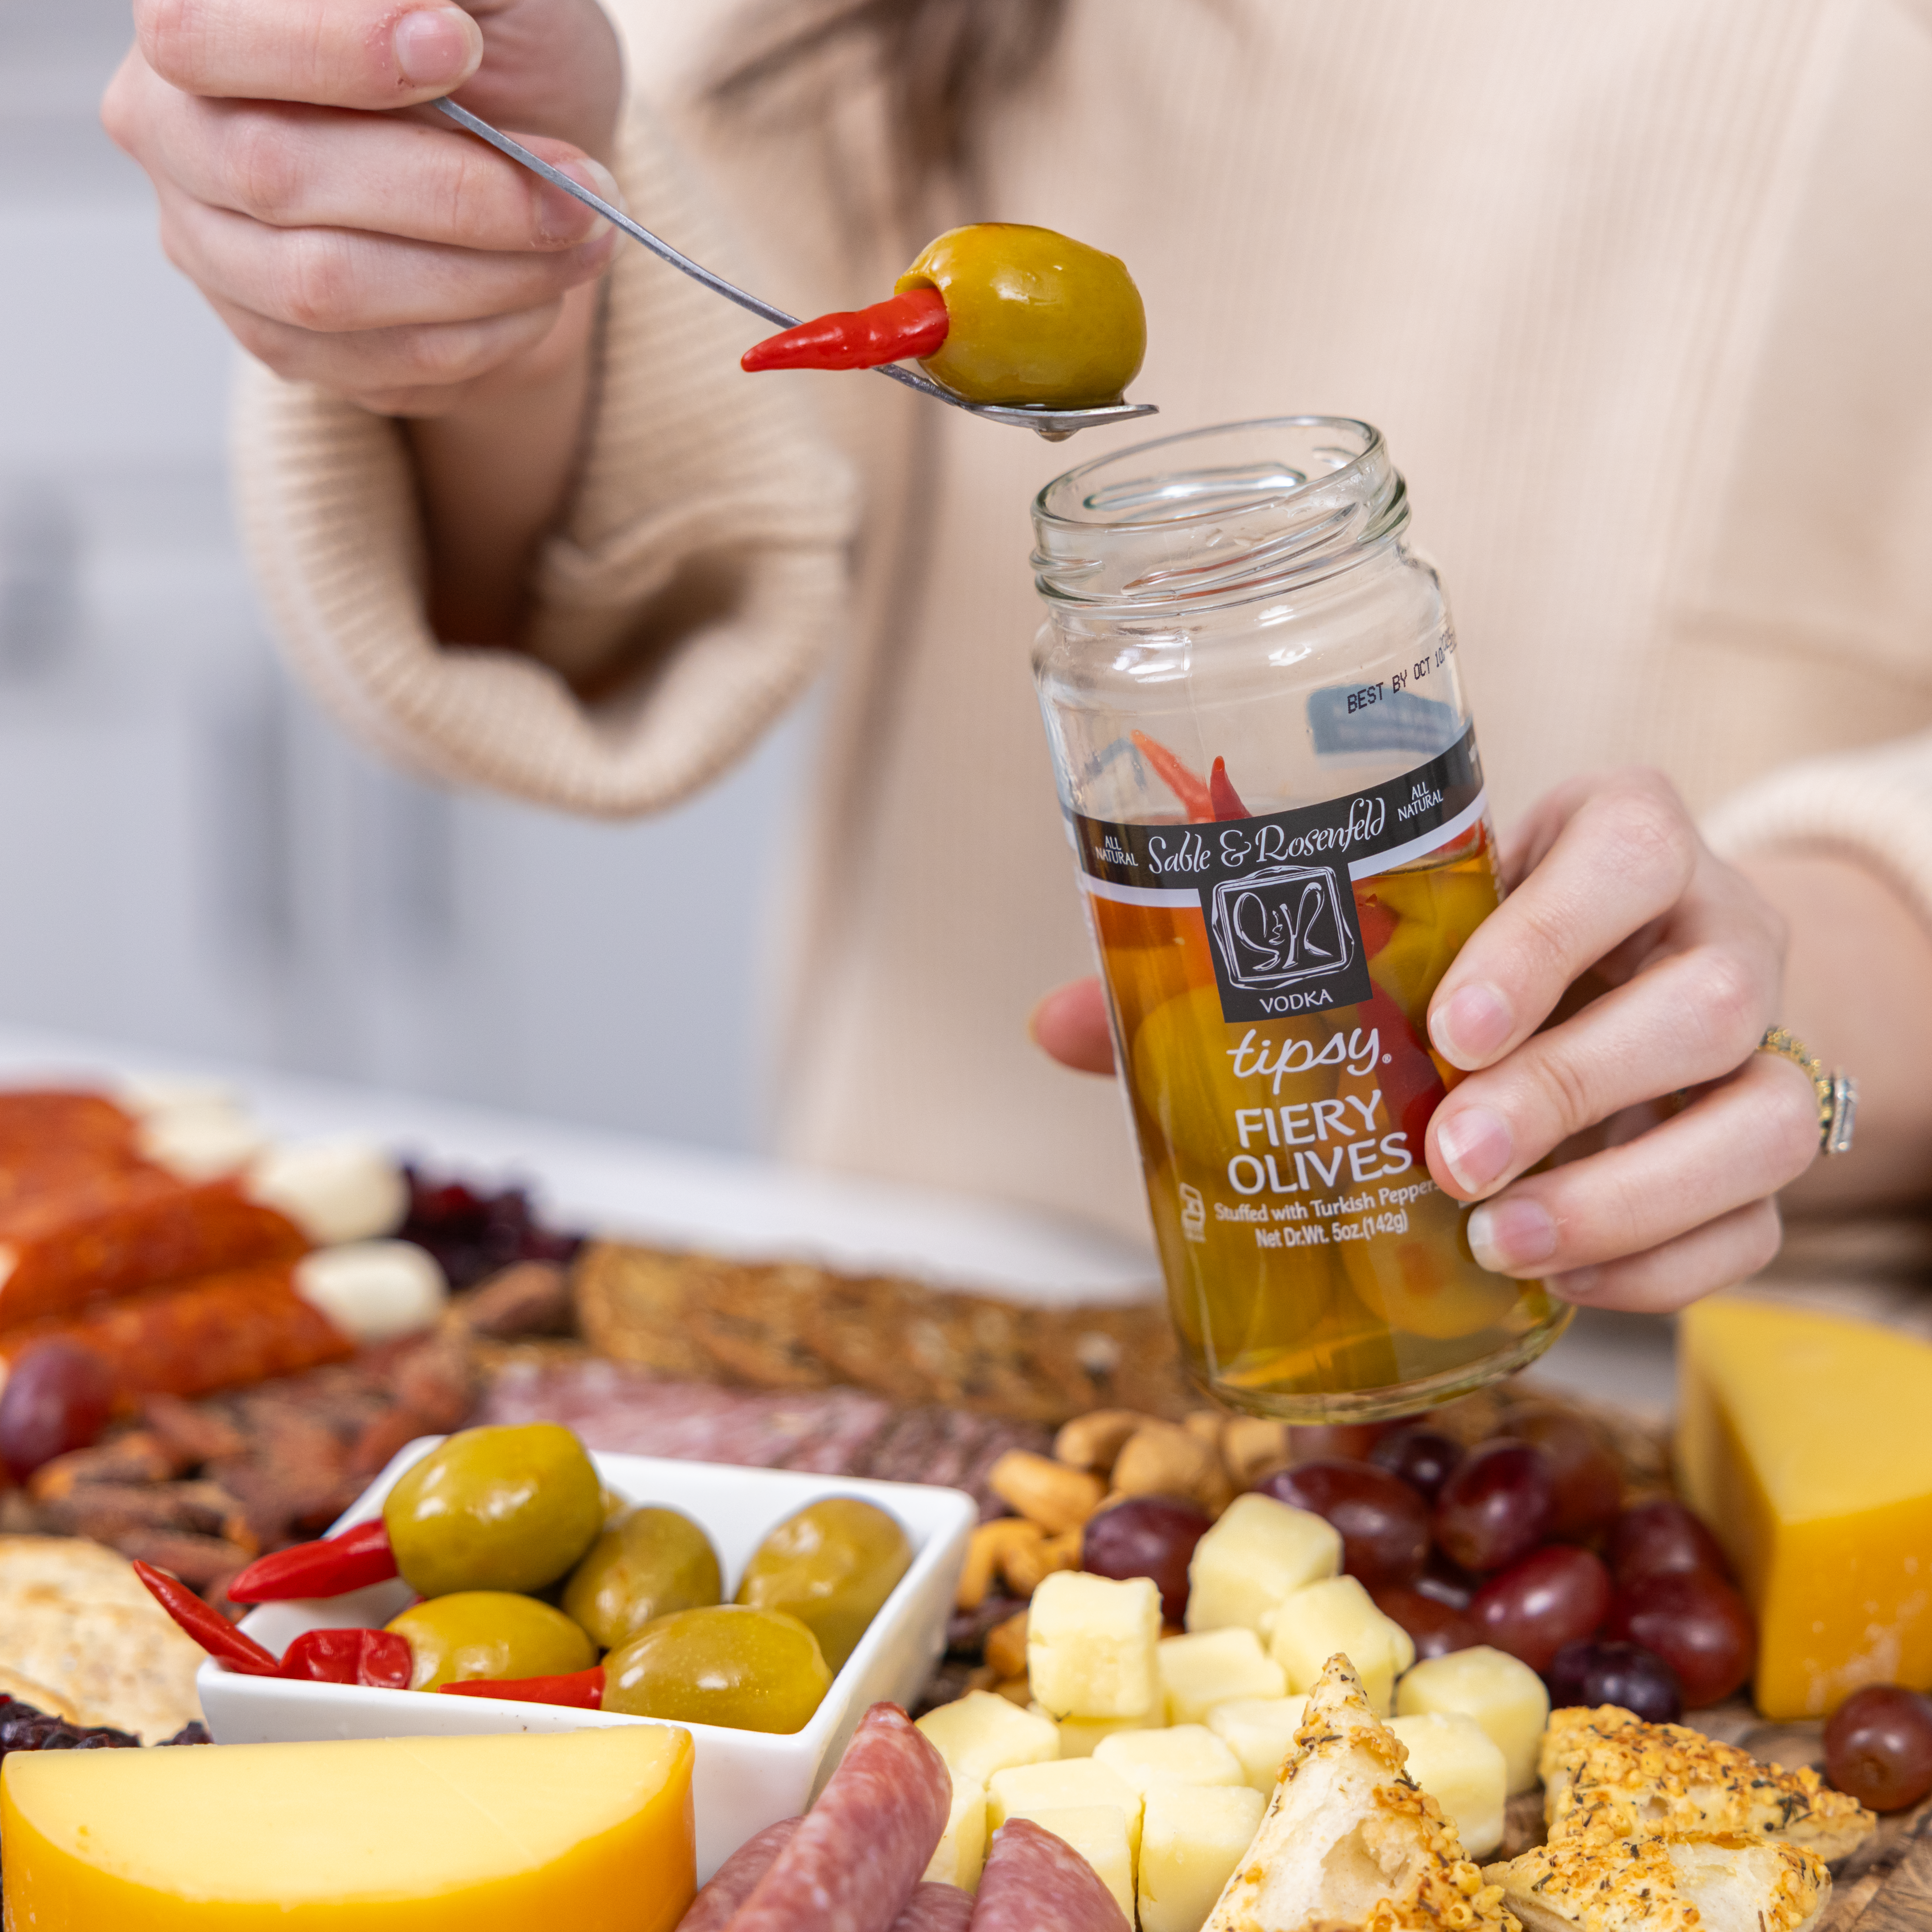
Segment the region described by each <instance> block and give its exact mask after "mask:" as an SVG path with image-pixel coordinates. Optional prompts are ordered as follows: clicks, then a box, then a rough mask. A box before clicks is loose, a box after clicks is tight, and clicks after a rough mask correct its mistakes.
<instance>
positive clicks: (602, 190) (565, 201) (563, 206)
mask: <svg viewBox="0 0 1932 1932" xmlns="http://www.w3.org/2000/svg"><path fill="white" fill-rule="evenodd" d="M557 172H559V174H566V175H569V177H570V178H571V180H572V181H576V182H577V183H579V184H580V185H581V186H583V187H587V188H588V189H589V190H590V192H591V193H592V194H596V195H601V196H603V198H604V199H605V200H606V201H607V202H610V205H611V206H612V207H613V208H622V207H623V206H624V196H623V194H622V190H619V187H618V186H617V177H616V175H613V173H612V172H610V169H608V168H607V167H605V166H603V165H602V164H601V163H599V162H596V161H593V160H591V159H590V158H589V156H588V155H586V156H584V157H583V158H582V159H581V160H574V161H562V162H559V163H558V164H557ZM537 210H538V214H537V229H538V234H539V236H541V239H543V240H544V241H546V242H577V241H581V240H583V239H584V238H585V237H586V236H588V235H589V233H590V232H591V230H592V228H593V227H595V226H596V225H597V224H598V223H601V221H602V220H603V217H602V216H601V215H600V214H598V212H597V211H596V210H595V208H586V206H585V205H583V202H580V201H579V200H578V199H577V198H576V196H574V195H571V194H567V193H565V191H564V190H562V188H560V187H558V186H557V185H556V183H555V182H554V181H541V182H539V183H538V187H537ZM626 212H627V213H628V210H626ZM611 232H612V231H610V229H605V230H604V233H607V234H608V233H611Z"/></svg>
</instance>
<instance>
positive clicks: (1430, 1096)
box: [1034, 416, 1569, 1422]
mask: <svg viewBox="0 0 1932 1932" xmlns="http://www.w3.org/2000/svg"><path fill="white" fill-rule="evenodd" d="M1408 523H1409V504H1408V499H1407V496H1406V492H1405V490H1404V487H1403V480H1402V478H1401V476H1400V475H1399V474H1398V473H1397V471H1396V469H1394V466H1393V465H1392V464H1391V462H1390V460H1389V458H1388V450H1387V449H1386V448H1385V446H1384V444H1383V442H1382V437H1381V436H1380V435H1379V434H1378V432H1377V431H1375V430H1373V429H1372V428H1370V426H1369V425H1367V423H1361V422H1351V421H1349V420H1348V419H1344V418H1339V417H1328V416H1294V417H1288V418H1284V419H1280V420H1277V421H1273V422H1251V423H1240V424H1235V425H1231V426H1229V427H1226V428H1218V429H1209V430H1202V431H1197V432H1194V433H1192V434H1187V435H1184V436H1175V437H1165V438H1163V439H1162V440H1160V441H1159V442H1155V443H1143V444H1141V445H1139V446H1138V447H1136V448H1134V449H1128V450H1125V451H1123V452H1120V453H1119V454H1118V455H1112V456H1108V457H1104V458H1101V459H1100V460H1099V461H1097V462H1094V463H1086V464H1084V465H1082V466H1081V467H1080V468H1079V469H1074V470H1071V471H1070V472H1068V473H1067V475H1064V476H1062V477H1061V478H1059V479H1058V481H1055V482H1053V483H1050V484H1048V486H1047V487H1046V489H1044V490H1042V491H1041V492H1040V496H1039V498H1038V499H1037V501H1036V502H1035V504H1034V527H1035V530H1036V533H1037V539H1038V544H1039V548H1038V550H1037V553H1036V554H1035V556H1034V565H1035V568H1036V569H1037V573H1038V575H1037V581H1038V583H1039V586H1040V595H1042V597H1043V598H1044V599H1045V600H1046V605H1047V609H1048V612H1049V618H1048V621H1047V622H1046V624H1045V625H1043V627H1042V628H1041V630H1040V635H1039V638H1038V640H1037V643H1036V646H1035V648H1034V673H1035V676H1036V678H1037V682H1038V685H1039V689H1040V704H1041V708H1042V709H1043V711H1044V712H1045V714H1046V729H1047V735H1048V736H1049V739H1051V740H1052V747H1053V756H1054V763H1055V771H1056V772H1057V774H1058V782H1059V786H1060V793H1061V802H1062V804H1063V805H1064V808H1065V811H1066V813H1067V828H1068V832H1069V835H1070V838H1071V840H1072V842H1073V848H1074V852H1075V855H1076V864H1077V865H1078V868H1079V880H1080V883H1081V885H1082V887H1083V888H1084V895H1085V901H1086V904H1087V910H1088V917H1089V920H1090V922H1091V927H1092V930H1093V933H1094V945H1095V948H1096V950H1097V952H1098V953H1099V955H1100V969H1101V976H1102V978H1103V981H1104V983H1105V984H1106V990H1107V997H1108V1003H1109V1010H1110V1012H1111V1014H1112V1024H1113V1031H1114V1044H1115V1052H1116V1054H1117V1055H1118V1061H1119V1065H1120V1069H1121V1080H1122V1084H1123V1085H1124V1088H1125V1090H1126V1093H1127V1102H1128V1105H1129V1107H1130V1111H1131V1113H1132V1115H1133V1126H1134V1132H1135V1134H1136V1138H1137V1139H1138V1140H1139V1145H1140V1153H1141V1161H1142V1167H1143V1169H1145V1174H1146V1177H1147V1187H1148V1205H1149V1206H1150V1208H1151V1210H1152V1212H1153V1216H1154V1233H1155V1237H1156V1239H1157V1242H1158V1244H1159V1246H1160V1256H1161V1264H1162V1268H1163V1271H1164V1272H1165V1274H1166V1281H1167V1291H1168V1297H1169V1304H1170V1306H1171V1307H1172V1310H1173V1315H1174V1320H1175V1327H1176V1328H1177V1330H1178V1332H1179V1335H1180V1338H1181V1349H1182V1351H1183V1352H1184V1356H1185V1358H1186V1359H1187V1364H1188V1366H1189V1367H1190V1370H1192V1371H1193V1373H1194V1375H1195V1376H1196V1377H1198V1378H1199V1380H1200V1381H1201V1382H1202V1383H1203V1384H1204V1385H1205V1387H1206V1388H1208V1390H1209V1391H1211V1393H1212V1394H1214V1396H1216V1397H1218V1398H1219V1399H1220V1400H1222V1401H1223V1402H1226V1403H1229V1404H1231V1405H1232V1406H1235V1407H1236V1408H1238V1409H1247V1410H1250V1411H1251V1412H1254V1413H1256V1414H1259V1415H1272V1416H1278V1417H1281V1418H1286V1420H1288V1421H1305V1422H1315V1421H1366V1420H1370V1419H1372V1418H1376V1417H1379V1416H1388V1415H1401V1414H1404V1413H1406V1412H1410V1411H1412V1410H1415V1409H1423V1408H1427V1407H1428V1406H1430V1405H1431V1404H1433V1403H1439V1402H1441V1401H1443V1400H1446V1399H1447V1398H1448V1397H1451V1396H1454V1395H1456V1394H1460V1393H1461V1392H1462V1391H1465V1390H1467V1389H1470V1388H1475V1387H1476V1386H1478V1385H1479V1384H1481V1383H1483V1382H1487V1381H1490V1380H1491V1379H1493V1378H1494V1377H1496V1376H1499V1375H1502V1374H1504V1373H1506V1372H1508V1370H1511V1369H1514V1368H1517V1367H1520V1366H1521V1365H1522V1364H1523V1363H1525V1362H1527V1361H1530V1360H1531V1359H1532V1358H1534V1357H1535V1356H1536V1355H1540V1354H1541V1352H1543V1350H1544V1349H1546V1348H1547V1347H1548V1346H1550V1343H1551V1342H1553V1340H1555V1339H1556V1337H1557V1335H1558V1334H1559V1333H1560V1332H1561V1331H1562V1328H1563V1325H1564V1324H1565V1321H1566V1320H1567V1319H1568V1313H1569V1311H1568V1309H1567V1307H1565V1306H1564V1305H1563V1304H1560V1303H1559V1302H1557V1301H1555V1300H1554V1299H1553V1298H1552V1297H1551V1296H1550V1295H1547V1293H1546V1292H1544V1288H1543V1286H1542V1285H1541V1283H1535V1282H1528V1283H1526V1282H1518V1281H1514V1280H1510V1279H1509V1278H1508V1277H1505V1276H1502V1275H1498V1274H1491V1273H1490V1271H1488V1270H1487V1269H1485V1268H1482V1267H1481V1266H1480V1265H1478V1263H1477V1262H1476V1260H1475V1258H1474V1256H1472V1254H1471V1253H1470V1250H1469V1238H1468V1235H1467V1233H1466V1228H1465V1223H1466V1221H1467V1220H1468V1217H1469V1210H1468V1208H1465V1207H1463V1205H1460V1203H1458V1202H1456V1201H1455V1200H1454V1199H1452V1198H1451V1196H1448V1195H1447V1194H1445V1193H1442V1190H1440V1189H1439V1188H1438V1187H1436V1184H1435V1182H1434V1181H1432V1180H1431V1179H1430V1175H1429V1172H1428V1169H1427V1165H1426V1163H1425V1161H1424V1155H1423V1133H1424V1129H1425V1128H1426V1127H1427V1124H1428V1122H1429V1118H1430V1115H1431V1114H1432V1113H1433V1112H1434V1110H1435V1108H1436V1104H1437V1103H1438V1102H1439V1101H1440V1100H1442V1097H1443V1095H1444V1094H1445V1093H1446V1092H1447V1091H1448V1089H1449V1088H1450V1087H1451V1086H1453V1085H1454V1084H1455V1082H1456V1081H1457V1079H1458V1078H1459V1076H1458V1074H1457V1070H1456V1069H1455V1068H1454V1067H1451V1065H1450V1064H1448V1061H1445V1060H1443V1059H1442V1058H1440V1057H1439V1055H1436V1053H1434V1052H1433V1051H1432V1050H1431V1049H1430V1046H1429V1044H1428V1035H1427V1028H1426V1025H1425V1021H1426V1016H1427V1012H1428V1007H1429V1000H1430V995H1431V994H1432V993H1433V992H1434V991H1435V989H1436V984H1437V983H1438V982H1439V980H1441V978H1442V975H1443V973H1444V971H1445V970H1446V969H1447V968H1448V964H1449V962H1450V961H1451V959H1454V957H1455V956H1456V954H1457V951H1458V950H1460V947H1461V946H1462V944H1463V941H1465V940H1466V939H1467V938H1468V937H1469V935H1470V933H1471V932H1473V931H1474V930H1475V928H1476V927H1477V926H1478V925H1479V924H1480V923H1481V922H1482V920H1483V919H1485V918H1486V917H1487V916H1488V915H1489V913H1490V912H1492V911H1493V910H1494V909H1495V907H1496V905H1497V904H1498V903H1499V900H1500V898H1501V896H1502V892H1501V885H1500V881H1499V877H1498V874H1497V871H1496V856H1495V839H1494V835H1493V831H1492V829H1491V826H1490V817H1489V811H1488V805H1487V798H1486V795H1485V793H1484V784H1483V770H1482V763H1481V759H1480V758H1479V757H1478V754H1477V751H1476V743H1475V732H1474V729H1473V727H1472V724H1471V721H1470V717H1469V706H1468V705H1467V703H1466V702H1465V700H1464V698H1463V688H1462V681H1461V679H1460V676H1459V674H1458V671H1457V662H1456V636H1455V632H1454V630H1453V629H1452V628H1451V625H1450V621H1449V612H1448V606H1447V604H1445V601H1444V600H1443V595H1442V585H1441V584H1440V583H1439V582H1438V580H1437V579H1436V573H1435V572H1434V571H1433V570H1432V569H1431V568H1430V567H1429V566H1428V565H1427V564H1426V563H1424V562H1421V561H1420V560H1419V559H1417V558H1416V557H1415V556H1412V554H1411V553H1410V552H1409V549H1408V547H1407V545H1406V543H1405V541H1404V540H1403V532H1404V531H1405V530H1406V528H1407V526H1408Z"/></svg>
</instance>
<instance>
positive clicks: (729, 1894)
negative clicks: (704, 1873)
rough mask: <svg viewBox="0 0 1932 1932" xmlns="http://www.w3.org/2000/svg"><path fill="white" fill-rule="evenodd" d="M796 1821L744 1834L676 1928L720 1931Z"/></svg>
mask: <svg viewBox="0 0 1932 1932" xmlns="http://www.w3.org/2000/svg"><path fill="white" fill-rule="evenodd" d="M799 1823H800V1821H799V1820H798V1819H796V1818H781V1819H780V1820H778V1823H776V1824H775V1825H767V1826H766V1827H765V1829H763V1831H762V1832H760V1833H759V1834H758V1835H757V1837H756V1838H747V1839H746V1840H745V1842H744V1843H742V1845H740V1846H739V1847H738V1849H736V1851H735V1852H733V1853H732V1854H731V1855H730V1857H729V1858H727V1859H726V1860H725V1861H724V1863H723V1864H721V1865H720V1866H719V1867H718V1869H717V1870H716V1871H715V1872H714V1873H712V1878H711V1882H710V1883H709V1885H706V1887H705V1888H704V1889H703V1891H700V1893H699V1894H697V1897H695V1898H694V1899H693V1900H691V1903H690V1905H689V1906H688V1907H687V1909H685V1915H684V1916H683V1917H682V1918H680V1919H679V1921H677V1932H724V1927H726V1926H727V1925H728V1924H730V1921H731V1915H732V1914H733V1912H736V1910H737V1909H738V1908H739V1906H741V1905H742V1904H743V1903H744V1902H745V1900H746V1899H748V1898H749V1897H751V1893H752V1891H753V1888H754V1887H755V1886H756V1885H757V1882H758V1881H759V1879H761V1878H763V1876H764V1875H765V1873H766V1872H767V1871H769V1870H770V1869H771V1864H772V1859H774V1858H776V1857H777V1856H778V1854H779V1852H781V1851H783V1850H784V1848H785V1846H787V1845H788V1844H789V1843H790V1842H791V1835H792V1834H793V1832H796V1830H797V1829H798V1828H799Z"/></svg>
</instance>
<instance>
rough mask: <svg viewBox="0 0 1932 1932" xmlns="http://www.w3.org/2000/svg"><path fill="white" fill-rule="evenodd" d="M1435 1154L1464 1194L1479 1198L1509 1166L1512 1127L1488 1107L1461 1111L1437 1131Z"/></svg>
mask: <svg viewBox="0 0 1932 1932" xmlns="http://www.w3.org/2000/svg"><path fill="white" fill-rule="evenodd" d="M1512 1151H1513V1150H1512V1148H1511V1143H1510V1130H1509V1123H1508V1121H1505V1119H1504V1118H1503V1117H1502V1115H1500V1114H1498V1113H1493V1112H1491V1111H1490V1109H1488V1108H1487V1107H1461V1108H1458V1109H1457V1111H1456V1112H1454V1114H1452V1115H1451V1116H1450V1118H1448V1120H1446V1121H1442V1124H1441V1125H1440V1126H1439V1127H1437V1128H1436V1152H1437V1153H1439V1154H1441V1155H1442V1163H1443V1165H1444V1166H1445V1167H1447V1168H1448V1170H1449V1172H1451V1174H1452V1175H1454V1176H1455V1178H1456V1185H1457V1187H1460V1189H1462V1190H1463V1193H1465V1194H1481V1193H1483V1192H1484V1190H1486V1189H1488V1188H1490V1187H1494V1186H1495V1185H1496V1182H1497V1181H1498V1180H1499V1179H1500V1178H1502V1174H1503V1172H1504V1170H1505V1169H1506V1168H1508V1166H1509V1163H1510V1155H1511V1152H1512Z"/></svg>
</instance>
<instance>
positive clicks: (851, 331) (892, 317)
mask: <svg viewBox="0 0 1932 1932" xmlns="http://www.w3.org/2000/svg"><path fill="white" fill-rule="evenodd" d="M949 327H950V320H949V318H948V317H947V313H946V298H945V297H944V296H942V295H941V293H939V291H938V290H937V289H932V288H925V289H907V290H906V292H905V293H904V295H899V296H889V297H888V298H887V299H886V300H885V301H883V302H874V303H873V305H871V308H857V309H841V310H839V311H837V312H836V313H835V314H832V315H821V316H820V317H817V319H816V320H814V321H811V322H801V323H798V324H797V325H796V326H795V327H793V328H791V329H786V330H784V332H782V333H781V334H780V335H768V336H766V338H765V339H764V341H762V342H756V343H754V344H752V345H751V347H750V348H748V350H745V353H744V354H743V355H742V356H740V357H739V360H738V366H739V368H741V369H746V370H749V371H751V373H752V374H757V371H760V370H761V369H876V368H878V367H879V365H880V364H881V363H884V362H901V361H902V360H903V359H904V358H905V357H907V356H931V355H933V354H935V353H937V351H938V349H939V347H940V345H941V344H942V343H944V341H945V340H946V332H947V329H948V328H949Z"/></svg>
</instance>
